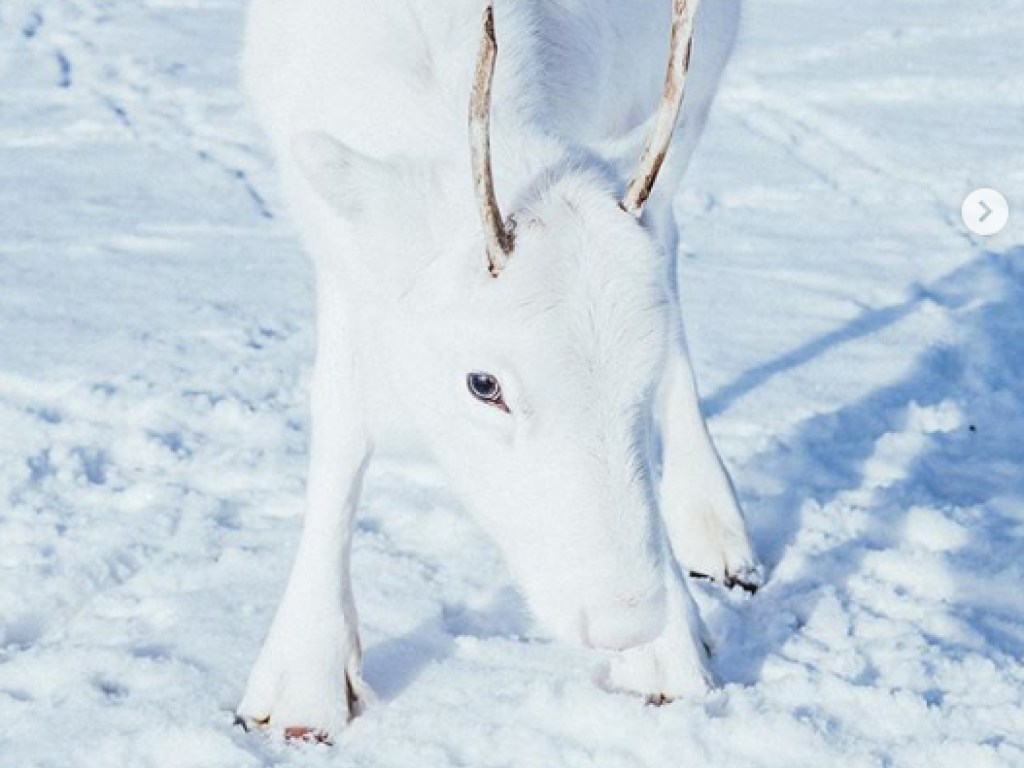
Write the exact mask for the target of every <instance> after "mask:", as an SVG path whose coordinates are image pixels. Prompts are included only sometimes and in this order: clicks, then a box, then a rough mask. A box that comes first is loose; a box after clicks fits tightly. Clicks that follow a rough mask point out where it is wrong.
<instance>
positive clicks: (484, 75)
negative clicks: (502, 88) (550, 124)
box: [469, 3, 513, 277]
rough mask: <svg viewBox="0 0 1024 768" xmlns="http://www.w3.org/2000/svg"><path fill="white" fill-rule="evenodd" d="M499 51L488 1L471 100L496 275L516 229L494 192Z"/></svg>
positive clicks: (476, 165)
mask: <svg viewBox="0 0 1024 768" xmlns="http://www.w3.org/2000/svg"><path fill="white" fill-rule="evenodd" d="M497 55H498V43H497V40H496V39H495V37H494V7H493V5H492V4H491V3H488V4H487V8H486V10H485V11H484V26H483V37H482V39H481V41H480V54H479V56H478V57H477V60H476V74H475V76H474V77H473V94H472V97H471V98H470V102H469V149H470V156H471V159H472V163H473V186H474V188H475V190H476V200H477V205H479V207H480V221H481V223H482V224H483V226H484V237H485V239H486V241H487V263H488V269H489V270H490V273H491V275H492V276H494V277H497V276H498V275H499V274H500V273H501V270H503V269H504V268H505V265H506V264H507V263H508V259H509V257H510V256H511V255H512V246H513V237H512V230H511V228H510V227H508V226H507V225H506V224H505V220H504V218H502V215H501V210H500V209H499V208H498V199H497V197H495V194H494V170H493V168H492V167H491V84H492V82H493V80H494V62H495V59H496V58H497Z"/></svg>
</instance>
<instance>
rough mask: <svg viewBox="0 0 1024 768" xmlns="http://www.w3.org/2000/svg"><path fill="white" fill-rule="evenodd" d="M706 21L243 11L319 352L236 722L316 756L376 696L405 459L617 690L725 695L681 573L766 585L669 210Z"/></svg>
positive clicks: (719, 61)
mask: <svg viewBox="0 0 1024 768" xmlns="http://www.w3.org/2000/svg"><path fill="white" fill-rule="evenodd" d="M716 4H717V5H718V6H722V7H727V8H729V9H730V10H729V12H730V13H732V15H733V18H734V17H735V5H734V3H732V2H730V0H716ZM711 5H715V4H709V7H710V6H711ZM694 6H695V0H690V2H689V4H688V2H687V0H633V2H629V3H624V2H621V0H498V2H497V3H496V4H495V7H494V8H493V9H492V7H491V6H490V5H489V4H485V2H484V0H393V1H392V2H387V3H367V2H365V0H254V2H253V4H252V7H251V12H250V19H249V25H248V29H247V36H246V49H245V59H244V71H245V77H246V81H247V87H248V90H249V93H250V95H251V97H252V102H253V105H254V108H255V111H256V113H257V116H258V118H259V120H260V121H261V123H262V125H263V126H264V128H265V129H266V131H267V134H268V136H269V138H270V140H271V142H272V144H273V148H274V150H275V152H276V156H277V158H278V161H279V165H280V174H281V177H282V180H283V185H284V191H285V199H286V200H287V203H288V206H289V209H290V213H291V215H292V217H293V218H294V221H295V223H296V224H297V227H298V231H299V234H300V235H301V237H302V239H303V241H304V245H305V247H306V248H307V249H308V251H309V253H310V254H311V255H312V260H313V264H314V267H315V273H316V298H317V315H316V320H317V330H318V333H317V345H316V364H315V369H314V373H313V379H312V385H311V400H312V420H311V424H312V427H311V428H312V435H311V445H310V452H311V456H310V466H309V479H308V490H307V497H308V498H307V507H306V516H305V522H304V526H303V532H302V537H301V540H300V544H299V549H298V553H297V556H296V559H295V564H294V568H293V571H292V573H291V576H290V578H289V581H288V585H287V588H286V590H285V593H284V596H283V598H282V600H281V603H280V606H279V608H278V611H277V614H276V616H275V618H274V621H273V624H272V626H271V628H270V631H269V635H268V636H267V639H266V641H265V644H264V646H263V648H262V651H261V652H260V654H259V657H258V659H257V661H256V663H255V666H254V668H253V670H252V673H251V676H250V678H249V683H248V687H247V690H246V692H245V695H244V698H243V701H242V702H241V704H240V706H239V709H238V715H239V718H240V719H241V721H242V723H243V724H249V725H258V726H262V727H271V728H275V729H280V730H282V731H284V732H285V733H286V734H288V735H292V736H300V735H305V736H317V737H319V738H327V737H329V736H330V735H331V734H335V733H337V732H338V731H339V729H341V728H342V727H343V726H344V725H345V723H346V722H347V721H348V720H349V719H350V718H351V717H352V716H354V715H355V714H357V713H358V712H359V711H360V708H361V707H362V705H363V704H364V703H365V702H366V701H367V700H368V699H369V698H370V696H371V695H372V694H371V691H370V690H369V688H368V686H367V685H366V683H365V682H364V680H363V678H362V676H361V674H360V664H361V661H360V656H361V652H360V643H359V634H358V626H357V618H356V607H355V604H354V601H353V594H352V585H351V580H350V575H349V559H350V552H351V543H352V530H353V518H354V516H355V513H356V509H357V507H358V505H359V494H360V487H361V484H362V481H363V476H364V474H365V472H366V468H367V465H368V464H369V462H370V461H371V459H372V456H373V455H374V454H375V453H376V452H378V451H382V450H387V447H388V446H389V445H396V444H398V445H401V446H408V445H409V444H416V445H419V446H422V447H423V448H424V449H425V450H426V451H427V452H428V453H429V455H431V456H432V457H433V458H434V459H435V460H436V462H437V463H438V464H439V466H440V467H441V469H442V470H443V471H444V473H445V475H446V476H447V478H448V480H449V481H450V484H451V487H452V489H453V490H454V491H455V492H456V493H457V494H458V496H459V497H460V498H461V499H462V500H463V502H464V504H465V506H466V507H467V509H468V510H469V511H470V512H471V513H472V514H473V515H474V516H475V517H476V519H477V520H478V521H479V523H480V524H481V526H482V527H483V528H484V529H485V530H486V531H487V532H489V533H490V534H491V535H492V536H493V538H494V540H495V541H496V542H497V544H498V546H499V547H500V548H501V550H502V552H503V554H504V556H505V559H506V561H507V564H508V568H509V571H510V573H511V574H512V576H513V578H514V579H515V581H516V582H517V584H518V585H519V586H520V588H521V590H522V592H523V594H524V595H525V598H526V601H527V603H528V605H529V606H530V609H531V610H532V612H533V613H534V615H535V616H536V618H537V619H538V621H539V622H540V623H541V624H542V625H543V626H544V627H546V629H547V630H548V631H549V632H550V633H551V634H552V635H553V636H554V637H556V638H558V639H561V640H564V641H568V642H573V643H581V644H583V645H585V646H590V647H593V648H600V649H610V650H612V651H615V653H613V654H612V658H613V661H612V662H611V666H610V669H609V672H608V679H607V683H608V685H609V686H610V687H613V688H615V689H621V690H626V691H634V692H637V693H639V694H641V695H643V696H646V697H648V698H649V699H651V700H654V701H664V700H667V699H670V698H672V697H675V696H679V695H684V694H692V693H695V692H702V691H706V690H707V689H708V687H709V686H712V685H713V675H712V673H711V671H710V668H709V664H708V657H707V650H706V646H705V643H704V641H703V638H702V624H701V621H700V617H699V615H698V613H697V610H696V607H695V605H694V603H693V600H692V598H691V596H690V593H689V592H688V588H687V584H686V581H685V578H684V575H683V571H682V570H681V568H680V566H679V562H682V563H683V564H684V565H685V568H687V569H689V570H691V571H695V572H699V573H701V574H704V575H706V576H708V577H710V578H713V579H716V580H718V581H721V582H723V583H724V584H726V585H729V586H732V585H734V584H739V585H741V586H744V587H747V588H748V589H751V590H753V589H754V588H756V586H757V585H758V584H759V583H760V580H761V567H760V566H759V564H758V562H757V560H756V558H755V556H754V554H753V552H752V550H751V546H750V543H749V540H748V536H747V532H746V529H745V524H744V521H743V517H742V515H741V512H740V509H739V507H738V505H737V503H736V499H735V495H734V492H733V489H732V486H731V484H730V481H729V479H728V476H727V475H726V473H725V470H724V468H723V466H722V463H721V461H720V459H719V457H718V454H717V452H716V450H715V448H714V446H713V445H712V442H711V439H710V437H709V435H708V432H707V429H706V427H705V424H704V421H703V418H702V417H701V414H700V410H699V405H698V399H697V393H696V388H695V385H694V381H693V376H692V373H691V367H690V362H689V360H688V356H687V352H686V349H685V344H684V340H683V333H682V327H681V320H680V315H679V307H678V295H677V290H676V287H675V279H674V271H675V260H674V254H675V252H676V237H677V226H676V222H675V220H674V217H673V210H672V198H673V196H674V191H675V188H676V186H677V184H678V182H679V179H680V176H681V175H682V172H683V169H684V168H685V166H686V164H687V161H688V159H689V156H690V154H691V153H692V150H693V147H694V145H695V142H696V140H697V137H698V136H699V134H700V132H701V129H702V127H703V124H704V122H705V118H706V115H707V111H708V108H709V105H710V102H711V99H712V96H713V94H714V90H715V88H716V85H717V79H718V76H719V73H720V71H721V67H722V65H723V64H724V61H725V55H726V53H727V50H728V47H729V44H730V43H731V39H730V32H729V31H728V30H727V29H723V28H721V27H718V26H716V24H718V23H719V22H720V20H721V18H723V12H722V11H721V10H720V9H718V10H716V9H712V10H708V11H702V13H701V14H700V16H699V18H697V19H696V28H697V34H696V41H697V42H696V44H695V45H694V46H693V49H692V50H693V58H694V62H693V66H692V67H691V68H689V69H690V70H691V72H690V74H691V77H690V78H689V80H688V81H687V90H686V96H687V98H686V101H685V108H684V109H683V110H682V115H683V116H682V127H681V130H680V132H679V133H680V136H679V137H678V138H677V141H676V145H675V148H674V149H673V151H672V152H668V149H669V142H670V139H671V136H672V133H673V129H674V126H675V124H676V121H677V120H676V118H677V113H678V110H679V109H680V104H681V102H682V97H683V85H684V78H685V77H686V74H687V71H688V65H689V63H690V53H691V39H692V38H693V35H692V32H693V29H694V23H695V22H694V18H695V13H694ZM716 19H718V21H716ZM670 30H671V34H670ZM666 58H668V60H669V67H668V74H667V76H666V74H665V73H666V68H665V61H666ZM492 105H493V108H492ZM467 107H468V108H469V109H468V111H469V114H468V118H467ZM467 119H468V123H469V131H468V137H467ZM467 138H468V141H467ZM666 153H667V154H666ZM637 158H640V159H639V162H638V161H637ZM656 179H660V181H661V183H660V186H658V187H656V186H655V185H654V182H655V180H656ZM652 455H653V456H660V463H661V466H662V471H661V477H660V478H659V477H657V476H656V471H655V469H654V468H653V467H652ZM677 558H678V559H677Z"/></svg>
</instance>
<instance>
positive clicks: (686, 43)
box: [619, 0, 699, 219]
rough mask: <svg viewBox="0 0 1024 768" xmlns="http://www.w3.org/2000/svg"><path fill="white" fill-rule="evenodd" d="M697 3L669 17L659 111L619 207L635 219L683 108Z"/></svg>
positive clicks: (678, 2)
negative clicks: (666, 69) (663, 83)
mask: <svg viewBox="0 0 1024 768" xmlns="http://www.w3.org/2000/svg"><path fill="white" fill-rule="evenodd" d="M698 2H699V0H675V9H674V11H673V13H672V42H671V44H670V49H669V59H668V72H667V73H666V74H665V87H664V89H663V90H662V93H661V100H660V101H659V102H658V111H657V113H656V114H655V117H654V126H653V127H652V128H651V133H650V135H648V137H647V143H646V144H645V145H644V150H643V152H641V153H640V162H639V165H638V167H637V170H636V173H635V174H634V175H633V178H632V179H630V182H629V184H628V186H627V187H626V194H625V196H624V197H623V198H622V202H621V203H619V206H620V207H621V208H622V210H624V211H626V212H627V213H631V214H633V215H634V216H636V217H637V218H638V219H639V218H640V215H641V214H642V213H643V210H644V204H645V203H646V202H647V198H649V197H650V196H651V190H653V189H654V182H655V181H657V179H658V172H659V171H660V170H661V165H662V163H664V162H665V155H666V154H668V146H669V144H670V143H671V141H672V133H673V131H674V130H675V127H676V120H677V119H678V118H679V110H680V108H681V106H682V104H683V86H684V85H685V83H686V71H687V70H688V69H689V67H690V50H691V48H692V46H693V18H694V15H695V14H696V12H697V4H698Z"/></svg>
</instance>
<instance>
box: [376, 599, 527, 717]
mask: <svg viewBox="0 0 1024 768" xmlns="http://www.w3.org/2000/svg"><path fill="white" fill-rule="evenodd" d="M526 624H527V622H526V619H525V608H524V607H523V604H522V598H521V597H520V596H519V593H518V592H516V590H515V589H514V588H513V587H512V586H511V585H506V586H504V587H502V588H500V589H499V590H497V592H496V593H495V594H494V596H493V597H492V599H491V601H490V604H489V605H487V606H486V607H484V608H469V607H466V606H463V605H448V604H445V605H442V607H441V615H440V616H435V617H431V618H429V619H426V620H424V621H422V622H420V623H419V624H418V625H417V626H415V627H414V628H413V629H411V630H409V631H408V632H405V633H403V634H401V635H398V636H396V637H391V638H387V639H385V640H384V641H382V642H380V643H375V644H374V645H372V646H370V647H369V648H367V649H366V651H365V653H364V655H363V673H364V675H365V677H366V680H367V682H368V683H369V684H370V685H371V686H372V687H373V689H374V693H376V694H377V696H379V697H380V698H381V699H382V700H383V701H390V700H392V699H394V698H396V697H397V696H399V695H400V694H401V693H402V692H403V691H405V689H406V688H408V687H409V686H411V685H412V684H413V683H414V682H415V681H416V679H417V678H418V677H419V676H420V674H421V673H422V672H423V671H424V670H425V669H426V668H427V667H429V666H430V665H431V664H437V663H441V662H442V661H443V660H444V659H446V658H448V657H449V656H451V655H452V654H453V653H455V648H456V645H455V640H456V638H458V637H464V636H471V637H477V638H481V639H486V638H491V637H513V638H519V637H523V636H524V634H525V633H526Z"/></svg>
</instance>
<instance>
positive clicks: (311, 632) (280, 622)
mask: <svg viewBox="0 0 1024 768" xmlns="http://www.w3.org/2000/svg"><path fill="white" fill-rule="evenodd" d="M337 282H338V279H337V277H336V276H333V275H332V274H331V273H330V272H329V271H327V270H321V274H319V275H318V281H317V288H318V292H319V301H318V317H317V322H318V328H319V335H318V344H317V358H316V367H315V370H314V374H313V381H312V392H311V401H312V403H311V404H312V419H311V425H312V436H311V444H310V467H309V480H308V486H307V508H306V518H305V522H304V524H303V530H302V537H301V540H300V542H299V548H298V552H297V554H296V557H295V563H294V565H293V568H292V572H291V576H290V578H289V581H288V586H287V588H286V589H285V593H284V597H283V598H282V600H281V603H280V605H279V607H278V609H277V614H276V616H275V617H274V621H273V624H272V625H271V628H270V632H269V634H268V636H267V639H266V641H265V642H264V645H263V649H262V650H261V652H260V654H259V657H258V659H257V661H256V664H255V666H254V667H253V669H252V672H251V674H250V677H249V683H248V686H247V688H246V692H245V696H244V697H243V699H242V703H241V704H240V705H239V707H238V718H239V721H240V722H241V723H242V724H243V725H249V724H251V725H255V726H258V727H271V728H274V729H276V730H282V731H283V732H284V733H285V735H286V736H291V737H297V738H304V739H308V738H313V739H317V740H327V739H329V738H330V736H332V735H333V734H336V733H337V732H338V731H339V730H340V729H341V728H342V727H343V726H344V725H345V724H346V723H347V722H348V720H349V719H350V718H351V717H353V716H355V715H356V714H358V713H359V711H360V708H361V705H362V703H363V702H364V701H366V700H367V699H368V698H370V697H372V693H371V692H370V690H369V688H368V686H367V685H366V684H365V683H364V682H363V680H362V677H361V674H360V665H361V652H360V644H359V635H358V626H357V617H356V608H355V602H354V600H353V595H352V584H351V579H350V575H349V558H350V553H351V545H352V530H353V522H354V518H355V513H356V508H357V506H358V501H359V493H360V488H361V485H362V478H363V475H364V472H365V469H366V466H367V464H368V461H369V457H370V449H369V441H368V440H367V437H366V435H365V431H364V429H363V426H362V421H361V416H360V413H359V406H358V388H357V385H356V378H355V373H354V370H353V360H352V357H351V352H350V347H349V346H348V345H347V344H345V335H346V334H345V332H344V328H345V319H344V317H343V312H342V302H340V301H339V298H340V296H339V294H337V293H336V292H335V289H336V287H337V286H336V283H337Z"/></svg>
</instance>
